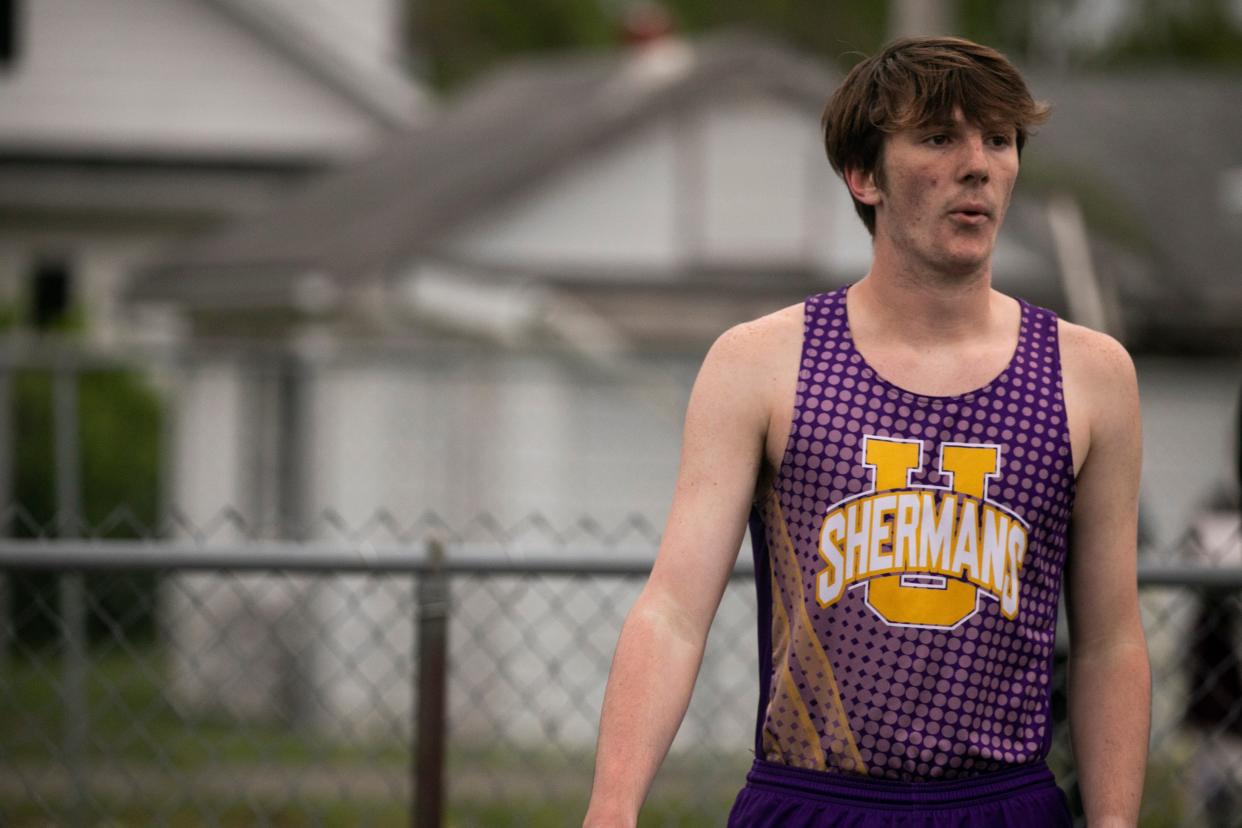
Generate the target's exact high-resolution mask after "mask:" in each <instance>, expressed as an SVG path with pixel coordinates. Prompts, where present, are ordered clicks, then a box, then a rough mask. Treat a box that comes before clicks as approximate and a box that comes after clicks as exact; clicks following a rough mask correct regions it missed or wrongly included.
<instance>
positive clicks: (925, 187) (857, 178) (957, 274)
mask: <svg viewBox="0 0 1242 828" xmlns="http://www.w3.org/2000/svg"><path fill="white" fill-rule="evenodd" d="M881 164H882V166H883V171H882V175H880V176H879V177H878V178H877V176H874V175H871V174H862V173H859V172H857V171H852V172H851V174H850V175H849V176H848V179H849V182H850V185H851V189H853V190H854V192H855V195H856V196H858V197H859V200H861V201H863V202H865V203H868V204H871V205H872V206H874V207H875V208H876V235H875V259H876V266H879V267H885V266H893V267H895V268H896V269H897V270H902V271H917V272H920V273H922V274H927V273H932V274H937V275H940V276H942V277H945V278H948V279H951V280H952V281H955V282H961V281H964V280H966V279H969V278H978V277H979V276H981V275H990V272H991V254H992V249H993V247H994V246H995V244H996V234H997V231H998V230H999V229H1000V225H1001V222H1002V221H1003V220H1004V217H1005V212H1006V211H1007V210H1008V208H1009V200H1010V197H1011V196H1012V194H1013V188H1014V184H1015V183H1016V182H1017V178H1018V151H1017V145H1016V143H1015V137H1014V129H1013V127H1011V126H1001V127H998V126H987V127H983V126H980V125H978V124H974V123H971V122H969V121H966V120H965V119H964V118H963V116H962V114H961V112H960V111H957V112H954V117H953V121H952V122H951V123H948V124H941V125H931V126H925V127H919V128H915V129H907V130H902V131H900V132H897V133H895V134H893V135H890V136H888V138H887V140H886V141H885V144H884V153H883V156H882V160H881ZM881 181H882V182H883V183H882V184H881V183H879V182H881ZM967 204H969V205H974V206H978V207H982V208H983V209H985V210H987V211H988V213H989V215H988V216H987V218H986V219H985V220H982V221H976V220H969V221H968V220H966V219H965V218H964V217H963V216H961V215H960V214H956V215H955V214H954V212H953V211H954V209H955V208H958V207H961V206H963V205H967Z"/></svg>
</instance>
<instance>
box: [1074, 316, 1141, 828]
mask: <svg viewBox="0 0 1242 828" xmlns="http://www.w3.org/2000/svg"><path fill="white" fill-rule="evenodd" d="M1067 339H1070V341H1071V342H1072V343H1075V344H1073V345H1072V346H1071V349H1072V351H1073V357H1072V358H1073V362H1074V364H1075V369H1074V370H1075V373H1076V375H1077V382H1075V383H1074V385H1073V387H1072V390H1076V391H1078V392H1079V393H1080V395H1081V397H1082V398H1083V399H1084V400H1085V402H1086V405H1085V406H1084V407H1085V409H1086V410H1087V411H1088V412H1089V413H1088V417H1089V423H1090V428H1089V434H1090V443H1089V448H1088V450H1087V456H1086V459H1085V461H1084V462H1083V466H1082V469H1081V470H1080V472H1079V475H1078V487H1077V494H1076V497H1075V502H1074V511H1073V518H1072V521H1071V525H1070V530H1071V531H1070V555H1069V568H1068V574H1067V578H1068V580H1067V582H1066V587H1067V601H1068V606H1067V611H1068V614H1069V622H1070V654H1069V724H1070V738H1071V741H1072V742H1073V746H1074V756H1075V760H1076V764H1077V767H1078V777H1079V780H1080V783H1081V787H1082V798H1083V807H1084V810H1085V811H1086V817H1087V824H1088V825H1089V826H1091V828H1109V826H1135V825H1137V824H1138V815H1139V805H1140V801H1141V799H1142V792H1143V775H1144V772H1145V768H1146V764H1147V740H1148V733H1149V730H1150V726H1151V668H1150V665H1149V664H1148V660H1147V644H1146V640H1145V638H1144V636H1143V627H1142V623H1141V619H1140V615H1139V602H1138V587H1137V538H1136V535H1137V526H1138V490H1139V473H1140V468H1141V465H1142V447H1141V442H1142V434H1141V422H1140V414H1139V402H1138V382H1137V379H1136V377H1135V372H1134V364H1133V362H1132V361H1131V359H1130V356H1129V354H1127V353H1126V351H1125V349H1124V348H1122V347H1121V345H1120V344H1118V343H1117V342H1116V341H1115V340H1113V339H1111V338H1109V337H1106V336H1104V335H1102V334H1097V333H1094V332H1090V331H1087V330H1085V329H1082V328H1077V329H1076V330H1075V331H1074V332H1073V336H1072V337H1067ZM1063 352H1064V351H1063Z"/></svg>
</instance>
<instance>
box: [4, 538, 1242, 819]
mask: <svg viewBox="0 0 1242 828" xmlns="http://www.w3.org/2000/svg"><path fill="white" fill-rule="evenodd" d="M654 551H655V550H654V547H653V546H648V545H628V546H608V547H606V548H605V547H599V548H596V547H595V546H592V545H590V544H582V545H576V544H571V545H568V546H566V545H560V544H556V543H548V544H540V543H530V544H525V545H522V546H521V547H520V548H518V547H516V546H515V545H514V544H513V543H511V542H497V543H489V542H446V541H444V540H441V539H435V538H433V539H430V540H427V541H426V542H417V543H397V544H369V543H362V542H356V541H341V542H322V541H314V542H305V543H285V542H265V541H255V542H251V541H247V542H243V543H215V542H213V543H211V544H209V545H208V544H203V543H198V542H183V541H158V542H155V541H137V542H135V541H116V540H99V541H93V540H74V539H63V540H29V541H27V540H12V539H6V540H3V541H0V573H2V574H3V575H4V576H5V580H6V581H7V582H8V587H9V589H8V590H7V592H6V594H7V595H9V596H10V597H11V596H12V595H13V594H16V592H17V591H19V590H18V587H19V586H21V587H22V589H24V590H26V591H29V592H32V593H33V594H34V595H35V596H36V598H35V599H34V600H32V601H30V602H28V603H27V605H26V606H25V607H24V608H22V607H16V606H13V607H11V608H10V614H11V623H9V624H7V625H4V624H0V710H4V711H5V720H6V721H7V722H8V725H6V727H5V728H3V729H2V731H0V767H3V768H4V771H3V773H0V824H5V825H32V826H33V825H44V824H48V823H49V821H50V822H51V823H53V824H65V825H76V824H81V825H87V824H96V822H97V821H99V820H101V819H104V820H107V821H108V824H116V825H130V824H133V825H139V824H144V825H145V824H220V825H232V824H247V825H249V824H282V825H283V824H326V825H333V824H341V825H355V824H374V825H390V824H414V825H419V826H432V825H444V824H450V825H527V824H536V825H538V824H547V825H563V824H571V823H572V822H574V821H575V820H576V819H578V818H580V816H581V809H582V808H583V807H584V806H585V801H586V795H587V793H588V792H589V786H590V766H591V753H592V741H593V734H594V728H595V723H596V721H597V716H598V709H599V704H600V702H601V700H602V688H603V683H604V680H605V678H606V675H607V667H608V662H609V660H610V656H611V651H612V646H613V644H615V640H616V635H617V633H618V631H619V627H620V623H621V621H622V619H623V618H624V614H625V612H626V610H627V609H628V606H629V604H630V603H631V602H632V600H633V597H634V596H635V595H636V594H637V590H638V589H639V588H640V586H641V579H642V578H643V577H644V576H645V575H646V574H647V573H648V572H649V570H650V566H651V560H652V557H653V555H654ZM571 553H572V554H571ZM134 575H140V576H149V577H150V578H151V579H153V582H154V584H155V586H154V587H151V588H147V587H140V586H135V583H134V581H133V578H132V576H134ZM752 577H753V569H752V566H751V564H750V562H749V560H748V556H747V555H745V554H743V555H742V556H741V557H740V559H739V561H738V563H737V565H736V566H735V568H734V571H733V573H732V578H731V580H730V584H729V586H728V588H727V589H726V595H725V598H724V601H723V603H722V607H721V610H720V614H719V615H718V618H717V622H716V624H715V625H714V627H713V631H712V636H711V639H710V640H709V647H708V653H707V655H706V656H705V659H704V665H703V669H702V671H701V674H700V680H699V683H698V685H697V686H696V691H695V698H694V701H693V702H692V705H691V710H690V711H689V712H688V714H687V717H686V723H685V725H683V728H682V731H683V732H682V733H681V734H680V735H679V737H678V741H677V742H676V743H675V745H674V751H673V752H672V753H671V754H670V757H669V759H668V760H667V761H666V763H665V766H664V769H663V770H662V771H661V774H660V778H659V779H658V780H657V784H656V785H655V786H654V787H653V790H652V795H651V798H650V799H649V808H648V811H647V812H646V813H647V814H648V815H649V817H648V818H649V819H650V820H651V824H667V825H715V824H719V823H720V822H722V821H723V815H724V813H725V812H727V808H728V805H729V802H730V801H731V798H732V795H733V794H734V793H735V792H736V789H737V787H738V786H740V783H741V779H742V777H743V775H744V770H745V767H746V765H747V764H748V763H749V759H750V756H749V754H748V752H746V750H745V746H747V745H749V743H750V742H749V739H750V731H751V728H752V727H753V716H754V699H755V697H756V696H755V694H756V688H755V686H754V678H753V675H754V664H753V662H754V658H755V636H754V632H755V630H754V596H753V589H752V588H751V587H750V580H751V578H752ZM49 578H51V579H53V580H54V581H56V582H57V583H59V584H60V585H61V588H59V590H56V589H53V590H48V589H46V588H45V589H43V591H42V592H40V591H39V589H37V588H34V587H32V586H31V585H32V584H37V582H39V579H44V580H47V579H49ZM66 583H69V584H74V585H75V586H74V587H73V589H71V590H66V589H64V588H63V587H64V585H65V584H66ZM144 583H145V582H144ZM1139 585H1140V590H1141V596H1142V602H1143V611H1144V622H1145V625H1146V627H1147V630H1148V635H1149V641H1150V645H1151V650H1152V663H1153V673H1154V678H1155V682H1154V686H1155V696H1156V703H1155V706H1154V727H1153V735H1152V759H1151V773H1150V774H1149V780H1148V787H1147V796H1146V799H1145V803H1144V811H1143V814H1144V816H1143V823H1142V824H1144V825H1153V826H1165V825H1214V824H1231V823H1230V822H1229V820H1230V819H1232V816H1231V815H1232V814H1236V813H1237V811H1236V807H1237V803H1238V802H1242V787H1240V786H1238V784H1237V783H1238V779H1237V776H1238V769H1239V768H1240V767H1242V750H1238V749H1237V747H1236V745H1237V744H1238V742H1239V741H1242V740H1240V739H1239V738H1238V737H1237V736H1234V735H1233V734H1234V732H1235V731H1239V732H1242V727H1239V726H1238V724H1237V722H1238V719H1239V717H1240V716H1242V710H1240V709H1239V708H1240V707H1242V697H1239V698H1234V699H1233V700H1232V701H1231V703H1229V704H1226V705H1225V708H1224V709H1223V710H1221V711H1220V712H1219V715H1217V720H1215V721H1214V722H1208V723H1206V724H1205V723H1204V722H1203V721H1202V718H1201V719H1200V721H1199V722H1198V723H1197V724H1192V725H1188V724H1187V721H1186V717H1185V716H1184V709H1185V708H1188V707H1194V706H1195V705H1196V703H1197V702H1198V701H1201V700H1202V699H1210V698H1211V697H1213V696H1214V695H1219V694H1220V690H1221V689H1222V688H1223V689H1225V690H1231V689H1232V686H1231V685H1230V684H1229V682H1230V681H1232V679H1230V678H1229V677H1230V676H1232V675H1236V674H1237V672H1238V665H1237V659H1236V655H1235V652H1236V650H1231V649H1229V648H1225V649H1222V650H1221V652H1220V659H1219V662H1218V663H1217V664H1216V665H1215V669H1214V670H1212V671H1208V674H1206V675H1204V674H1203V673H1202V671H1200V672H1198V673H1196V672H1195V670H1194V669H1193V667H1192V666H1190V665H1189V663H1188V661H1187V659H1188V658H1189V657H1190V654H1191V653H1192V652H1194V651H1195V650H1196V649H1197V648H1199V644H1200V642H1201V641H1202V640H1203V637H1204V636H1205V635H1206V634H1207V633H1205V632H1204V631H1205V630H1209V629H1210V630H1211V633H1212V634H1213V635H1218V634H1219V633H1220V632H1221V630H1224V631H1225V632H1226V633H1227V634H1231V632H1230V630H1231V628H1232V625H1233V624H1234V622H1235V620H1236V619H1235V616H1238V615H1239V614H1240V613H1239V608H1240V607H1242V602H1240V601H1239V596H1242V567H1228V568H1210V569H1208V568H1190V567H1184V568H1178V567H1170V566H1158V567H1157V566H1144V567H1142V568H1141V569H1140V572H1139ZM45 586H46V585H45ZM75 602H76V604H77V605H78V606H80V607H81V611H80V612H78V611H75V610H74V609H73V607H74V606H75ZM2 603H3V602H0V604H2ZM146 615H149V616H151V618H152V619H153V621H152V627H153V629H152V630H151V631H150V632H148V633H145V634H144V633H141V632H136V631H135V630H137V629H139V628H138V627H137V626H135V622H134V619H135V618H137V617H140V616H146ZM39 618H42V619H43V620H44V621H47V622H49V623H50V624H52V626H53V627H54V628H55V630H56V637H55V638H54V639H53V640H51V641H44V642H43V643H41V644H40V643H37V642H36V643H33V644H32V643H30V642H28V641H27V640H26V637H25V636H24V634H23V632H22V630H23V628H24V627H28V626H30V625H31V624H32V623H33V622H34V621H35V620H37V619H39ZM92 619H93V624H94V628H95V631H94V633H93V635H87V633H86V632H85V629H86V627H88V626H89V625H90V623H92ZM1205 625H1206V626H1205ZM1226 637H1228V635H1226ZM1063 678H1064V677H1063V675H1060V676H1059V677H1058V686H1057V689H1056V691H1055V694H1054V700H1055V699H1056V697H1057V695H1061V694H1063V687H1062V685H1061V682H1063ZM1058 719H1059V720H1058V723H1057V725H1056V728H1055V740H1054V742H1055V747H1054V751H1053V755H1052V757H1050V761H1051V763H1052V764H1053V767H1054V769H1055V770H1056V771H1057V773H1058V778H1059V780H1060V782H1061V784H1062V785H1063V786H1064V787H1066V788H1067V789H1069V790H1071V792H1073V790H1074V774H1073V766H1072V761H1071V757H1070V750H1069V745H1068V737H1067V733H1066V729H1065V727H1064V723H1063V711H1062V712H1061V713H1060V714H1059V716H1058ZM1208 764H1213V765H1215V766H1216V767H1217V769H1218V772H1217V773H1216V774H1215V776H1213V775H1212V774H1211V773H1210V771H1209V770H1205V765H1208ZM1202 791H1209V792H1210V796H1207V797H1206V798H1205V797H1203V796H1200V793H1201V792H1202ZM1212 797H1215V798H1212ZM1213 820H1216V821H1215V822H1213Z"/></svg>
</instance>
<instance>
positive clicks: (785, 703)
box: [763, 572, 825, 768]
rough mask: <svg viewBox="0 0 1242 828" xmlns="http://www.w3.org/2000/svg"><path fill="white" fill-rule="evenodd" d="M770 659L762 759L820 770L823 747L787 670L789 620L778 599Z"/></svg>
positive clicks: (822, 760)
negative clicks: (773, 669)
mask: <svg viewBox="0 0 1242 828" xmlns="http://www.w3.org/2000/svg"><path fill="white" fill-rule="evenodd" d="M772 588H773V594H774V595H778V593H777V592H776V590H777V588H778V587H777V585H776V573H775V572H773V574H772ZM778 597H779V596H778ZM772 659H773V661H775V662H776V663H777V664H779V665H780V669H779V671H778V673H777V676H776V681H775V682H774V685H775V686H774V687H773V688H772V689H773V694H772V699H771V700H770V701H769V702H768V711H767V721H766V722H765V723H764V728H763V753H764V756H765V758H767V759H768V760H769V761H776V762H780V763H782V764H785V765H794V766H796V767H801V768H823V767H825V763H824V748H823V746H822V745H821V744H820V743H819V734H818V733H817V732H816V730H815V724H814V723H813V722H812V721H811V714H810V713H808V712H807V709H806V703H805V702H804V701H803V700H802V696H801V694H799V693H798V688H797V686H796V685H795V684H794V680H793V671H792V670H790V668H789V617H788V616H787V615H786V614H785V603H784V602H783V601H780V600H776V601H774V602H773V603H772Z"/></svg>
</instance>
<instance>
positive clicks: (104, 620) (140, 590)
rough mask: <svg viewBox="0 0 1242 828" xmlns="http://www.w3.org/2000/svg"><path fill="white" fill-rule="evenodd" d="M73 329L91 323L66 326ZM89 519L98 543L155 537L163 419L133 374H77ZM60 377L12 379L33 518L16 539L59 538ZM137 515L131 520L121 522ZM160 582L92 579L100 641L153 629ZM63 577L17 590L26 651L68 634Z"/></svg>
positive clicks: (19, 452)
mask: <svg viewBox="0 0 1242 828" xmlns="http://www.w3.org/2000/svg"><path fill="white" fill-rule="evenodd" d="M64 324H65V325H66V326H72V325H74V324H77V325H81V324H83V321H82V319H81V318H80V317H79V318H78V319H77V320H76V321H75V320H73V319H70V320H67V321H66V322H65V323H64ZM76 376H77V421H78V434H77V441H78V451H79V454H80V457H79V462H80V465H79V472H80V489H81V491H80V495H79V496H80V498H81V503H80V506H81V512H82V514H81V515H80V518H81V520H82V522H83V523H84V527H82V529H81V530H80V531H85V533H86V534H89V535H91V536H93V537H102V538H138V537H143V536H149V535H151V534H152V533H153V532H154V531H155V525H156V520H157V517H158V502H159V495H158V492H159V467H160V462H159V450H160V436H161V432H162V421H163V412H162V410H161V404H160V400H159V398H158V396H157V395H156V394H155V392H154V391H153V390H152V389H151V388H149V387H148V385H147V384H146V382H145V380H144V379H143V378H142V377H141V376H140V375H138V374H136V373H134V372H131V371H115V370H113V371H90V372H84V373H80V374H77V375H76ZM54 383H55V380H54V377H53V375H52V373H51V372H50V371H48V370H45V369H37V370H36V369H27V370H21V371H17V372H15V375H14V376H13V389H12V395H13V400H12V401H13V429H14V432H13V447H14V451H13V462H14V468H13V501H14V502H15V503H17V504H20V506H21V507H22V509H23V510H24V512H25V514H26V516H27V517H25V518H23V519H21V520H17V521H14V522H13V525H12V526H11V527H10V531H11V533H12V534H13V535H14V536H16V537H24V538H29V537H55V536H57V535H58V534H60V531H61V530H60V527H59V526H58V525H57V523H58V520H57V510H58V503H57V493H56V485H57V481H56V459H55V454H56V451H55V444H54V441H55V435H54V428H55V416H54V404H55V401H54V400H55V389H54ZM122 513H128V516H127V517H125V518H124V519H122V520H116V517H117V516H118V515H120V514H122ZM154 583H155V580H154V576H152V575H149V574H144V575H130V576H125V577H117V576H89V577H87V579H86V588H87V591H88V594H89V595H90V596H91V597H90V599H89V600H90V602H91V603H92V605H93V612H92V613H91V616H90V621H89V625H90V626H89V632H90V634H91V637H92V638H93V639H94V640H97V641H98V640H102V639H105V638H107V637H109V636H111V635H112V629H111V628H110V627H109V621H111V622H113V623H119V624H120V625H121V629H122V630H123V631H124V632H125V633H126V634H127V635H133V636H138V637H141V636H143V635H145V634H148V633H149V631H150V624H151V619H150V613H151V610H152V608H153V603H154ZM57 585H58V579H57V577H56V576H55V575H50V574H49V575H39V576H33V577H30V578H28V579H24V580H23V588H22V589H16V588H14V589H13V594H12V599H11V600H12V611H13V615H14V618H15V619H17V621H18V625H17V629H16V634H17V636H18V637H19V638H21V639H22V640H23V641H24V642H25V643H26V644H27V645H37V644H46V643H50V642H51V641H53V640H54V639H55V638H56V636H57V635H58V634H59V630H58V627H57V623H56V619H55V618H54V617H53V616H54V615H55V612H56V609H57V607H58V599H57Z"/></svg>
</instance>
